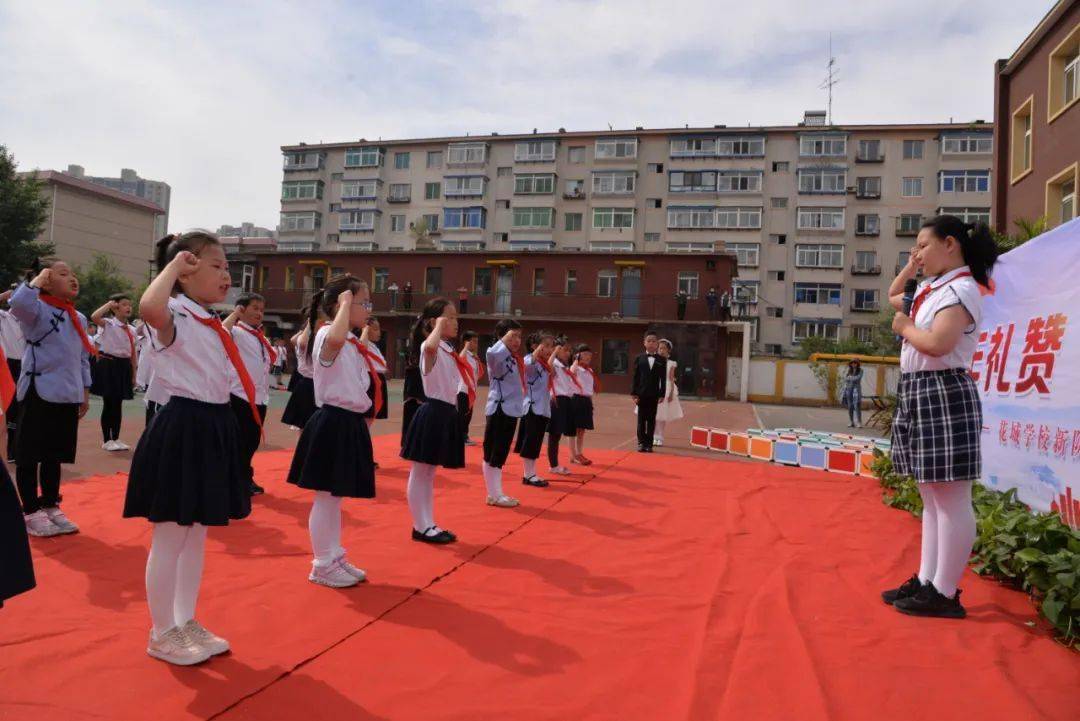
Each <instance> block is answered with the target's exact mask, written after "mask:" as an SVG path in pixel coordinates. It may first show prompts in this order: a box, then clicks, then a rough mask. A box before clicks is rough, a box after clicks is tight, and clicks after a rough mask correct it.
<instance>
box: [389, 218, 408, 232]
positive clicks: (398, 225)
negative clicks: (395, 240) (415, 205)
mask: <svg viewBox="0 0 1080 721" xmlns="http://www.w3.org/2000/svg"><path fill="white" fill-rule="evenodd" d="M390 232H391V233H404V232H405V216H404V215H391V216H390Z"/></svg>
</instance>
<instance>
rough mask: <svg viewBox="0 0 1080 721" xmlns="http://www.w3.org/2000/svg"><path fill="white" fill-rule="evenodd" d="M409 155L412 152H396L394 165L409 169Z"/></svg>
mask: <svg viewBox="0 0 1080 721" xmlns="http://www.w3.org/2000/svg"><path fill="white" fill-rule="evenodd" d="M409 155H410V153H394V167H395V168H397V169H398V170H408V169H409Z"/></svg>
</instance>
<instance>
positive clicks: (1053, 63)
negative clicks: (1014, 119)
mask: <svg viewBox="0 0 1080 721" xmlns="http://www.w3.org/2000/svg"><path fill="white" fill-rule="evenodd" d="M1049 63H1050V67H1049V78H1050V79H1049V83H1050V86H1049V87H1050V93H1049V97H1048V102H1047V104H1046V122H1048V123H1051V122H1053V121H1054V120H1056V119H1057V118H1058V116H1060V115H1061V114H1062V113H1064V112H1065V111H1066V110H1068V109H1069V108H1070V107H1072V105H1073V104H1074V103H1075V102H1076V100H1077V98H1080V69H1078V66H1080V24H1078V25H1076V26H1075V27H1074V28H1073V30H1072V32H1071V33H1069V35H1068V36H1067V37H1066V38H1065V39H1064V40H1062V41H1061V42H1060V43H1058V45H1057V47H1055V48H1054V49H1053V50H1052V51H1051V52H1050V58H1049Z"/></svg>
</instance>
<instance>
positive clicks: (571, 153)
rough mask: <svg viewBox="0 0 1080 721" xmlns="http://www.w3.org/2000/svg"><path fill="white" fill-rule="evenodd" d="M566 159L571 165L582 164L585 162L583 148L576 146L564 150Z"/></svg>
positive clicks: (582, 146)
mask: <svg viewBox="0 0 1080 721" xmlns="http://www.w3.org/2000/svg"><path fill="white" fill-rule="evenodd" d="M566 157H567V158H568V159H569V161H570V162H571V163H584V162H585V146H584V145H576V146H571V147H569V148H567V149H566Z"/></svg>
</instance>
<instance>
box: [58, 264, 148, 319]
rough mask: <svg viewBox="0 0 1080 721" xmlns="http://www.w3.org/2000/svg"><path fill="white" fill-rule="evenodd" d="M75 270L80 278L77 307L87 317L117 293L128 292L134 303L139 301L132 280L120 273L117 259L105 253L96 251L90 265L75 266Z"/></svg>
mask: <svg viewBox="0 0 1080 721" xmlns="http://www.w3.org/2000/svg"><path fill="white" fill-rule="evenodd" d="M73 270H74V271H75V276H76V277H77V278H78V279H79V298H78V300H76V301H75V307H76V308H78V309H79V310H81V311H82V312H83V313H85V314H86V317H87V318H89V317H90V314H91V313H93V312H94V311H95V310H97V309H98V308H100V307H101V306H103V305H105V302H106V301H107V300H109V296H111V295H114V294H116V293H127V294H128V295H130V296H131V300H132V303H134V302H136V301H138V297H136V295H135V288H134V287H133V286H132V284H131V281H129V280H128V279H127V278H125V277H124V276H123V275H121V274H120V266H118V265H117V264H116V261H114V260H113V259H112V258H110V257H109V256H107V255H106V254H104V253H94V259H93V260H92V261H90V265H89V266H87V267H85V268H84V267H82V266H75V268H73Z"/></svg>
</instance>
